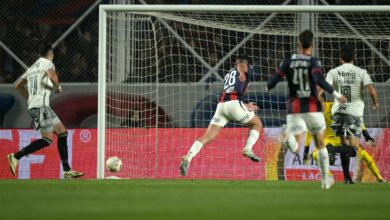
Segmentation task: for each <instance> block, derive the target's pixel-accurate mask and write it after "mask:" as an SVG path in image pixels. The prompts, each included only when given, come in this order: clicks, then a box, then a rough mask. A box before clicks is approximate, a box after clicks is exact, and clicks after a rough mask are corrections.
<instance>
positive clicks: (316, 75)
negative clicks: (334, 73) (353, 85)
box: [312, 66, 347, 103]
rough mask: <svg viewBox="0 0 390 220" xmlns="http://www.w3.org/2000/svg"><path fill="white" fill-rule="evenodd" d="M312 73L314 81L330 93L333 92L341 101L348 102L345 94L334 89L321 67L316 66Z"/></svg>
mask: <svg viewBox="0 0 390 220" xmlns="http://www.w3.org/2000/svg"><path fill="white" fill-rule="evenodd" d="M312 75H313V79H314V81H315V82H316V83H317V85H318V86H319V87H320V88H321V89H323V90H325V91H327V92H328V93H330V94H333V96H334V97H336V99H337V100H339V102H340V103H346V102H347V98H345V97H344V96H343V95H341V94H340V93H339V92H337V91H336V90H334V89H333V87H332V86H331V85H330V84H329V83H328V82H327V81H326V80H325V78H324V74H323V71H322V68H321V67H318V66H315V67H313V69H312Z"/></svg>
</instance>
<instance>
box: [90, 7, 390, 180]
mask: <svg viewBox="0 0 390 220" xmlns="http://www.w3.org/2000/svg"><path fill="white" fill-rule="evenodd" d="M125 7H126V8H128V9H126V10H125V9H124V8H123V7H122V8H121V6H117V9H116V10H110V8H109V7H107V9H105V10H103V9H101V14H100V15H101V16H100V19H101V20H100V39H99V40H100V41H99V42H100V49H99V53H100V54H99V55H100V58H99V71H100V72H99V74H100V75H99V155H98V161H99V164H98V170H99V172H98V177H99V178H103V177H104V176H111V175H118V176H120V177H122V178H183V177H181V176H180V175H179V165H180V162H181V156H183V155H185V154H186V153H187V151H188V150H189V148H190V146H191V145H192V143H193V142H194V141H195V140H196V139H197V138H199V137H200V136H201V135H202V134H203V133H204V132H205V131H206V129H207V126H208V124H209V122H210V119H211V117H212V116H213V114H214V111H215V108H216V106H217V104H218V97H219V95H220V94H221V92H222V91H223V78H224V75H225V74H226V73H227V71H228V70H229V69H231V68H232V67H233V65H234V57H235V55H237V54H239V53H245V54H247V55H248V56H249V57H250V60H251V61H250V62H251V65H252V66H253V70H254V71H253V73H252V74H251V79H250V80H251V83H250V85H249V90H248V93H247V95H246V97H245V100H247V101H252V102H255V103H257V105H258V106H259V107H260V109H261V110H260V111H259V112H258V113H257V114H258V116H260V118H261V120H262V122H263V125H264V129H263V131H262V133H261V135H260V138H259V140H258V142H257V143H256V144H255V146H254V148H253V150H254V152H255V153H256V154H257V155H259V156H260V157H261V162H259V163H253V162H251V161H250V160H248V159H247V158H244V157H242V156H241V151H242V148H243V145H244V143H245V140H246V137H247V132H248V129H247V128H246V127H245V126H242V125H240V124H237V123H234V122H232V123H229V124H228V125H227V126H226V127H225V128H224V129H222V131H221V133H220V135H219V136H218V137H217V138H216V139H215V140H214V141H213V142H212V143H210V144H208V145H206V146H205V147H203V149H202V150H201V152H200V153H199V154H198V155H197V156H196V157H195V158H194V159H193V160H192V162H191V165H190V169H189V173H188V176H186V177H185V178H190V179H191V178H192V179H198V178H199V179H266V180H280V179H286V180H316V179H319V173H318V169H317V166H316V164H315V162H314V161H313V160H311V161H310V164H309V165H303V161H302V159H303V158H302V152H303V143H302V146H301V147H302V148H301V152H300V153H299V154H298V155H295V156H294V155H292V154H290V153H289V152H287V153H286V152H285V151H284V150H283V148H282V147H281V144H280V143H279V136H280V133H281V126H282V125H283V124H284V123H285V121H286V112H287V111H286V102H287V88H286V83H280V84H279V85H278V87H277V88H276V89H274V90H273V91H272V93H268V92H265V91H264V86H265V84H266V81H267V80H269V79H270V77H271V76H272V75H273V73H274V72H275V69H276V67H277V66H278V65H279V63H280V62H281V61H282V60H283V59H284V58H286V57H288V56H290V55H292V54H293V53H296V47H297V46H296V42H297V39H296V36H297V34H298V33H299V32H300V31H301V30H304V29H311V30H313V31H314V33H315V51H314V54H315V55H316V56H318V57H319V58H320V60H321V61H322V62H323V65H324V69H325V72H327V71H329V70H330V69H331V68H334V67H336V66H338V65H339V64H340V61H339V49H340V47H341V46H342V45H344V44H346V43H348V44H351V45H353V46H354V47H355V50H356V64H357V66H360V67H362V68H365V69H367V70H368V73H369V74H370V76H371V78H372V79H373V80H374V82H375V86H376V88H377V91H378V95H379V100H380V104H381V108H380V110H379V111H373V110H371V109H370V101H369V99H368V98H367V97H366V109H365V114H364V123H365V125H366V127H367V128H368V131H369V132H370V134H371V135H372V136H373V137H374V139H376V142H377V143H376V147H371V146H367V145H366V144H365V142H364V140H363V139H362V145H363V146H364V147H366V150H367V151H368V152H369V153H370V154H371V155H372V157H373V158H374V159H375V161H376V163H377V166H378V168H379V170H380V172H381V173H382V175H384V176H385V177H387V178H389V179H390V171H389V170H390V169H389V168H390V162H389V161H390V148H389V147H388V146H389V138H390V134H389V133H390V130H389V129H388V127H389V122H390V115H389V104H390V100H389V98H388V96H387V95H388V93H389V91H390V84H389V76H390V61H389V52H390V47H389V36H390V29H389V28H388V27H390V16H389V13H383V12H375V13H374V12H373V10H370V8H367V12H358V13H357V12H353V7H351V11H350V12H341V13H339V14H337V13H333V12H321V13H314V12H313V13H302V12H294V9H297V7H295V8H294V7H293V6H292V7H291V8H292V9H291V11H283V12H272V11H271V12H262V10H263V11H264V7H263V8H262V7H259V6H254V7H251V9H250V10H251V12H248V11H242V7H240V6H238V7H237V6H234V8H233V7H226V6H207V7H204V8H202V9H207V11H202V12H200V11H199V10H198V11H196V12H190V9H189V8H191V7H192V6H185V8H186V12H183V11H181V10H180V9H179V10H177V11H175V12H174V11H172V10H171V11H167V8H169V6H161V10H160V11H159V10H154V11H153V12H152V11H142V10H137V11H135V9H134V8H137V7H138V8H137V9H140V8H141V7H145V8H146V7H148V6H125ZM150 7H152V6H150ZM154 7H158V6H154ZM174 7H175V6H174ZM178 7H179V6H177V8H178ZM195 7H197V6H194V7H193V8H195ZM319 7H320V6H317V7H315V6H314V7H313V9H316V8H319ZM118 8H119V9H118ZM132 8H133V10H132ZM211 8H212V9H215V11H212V9H211ZM223 8H228V11H229V12H223V11H222V10H223ZM254 8H256V9H258V12H254V11H255V9H254ZM341 8H342V7H341ZM181 9H184V6H183V7H182V8H181ZM247 9H248V8H247ZM332 9H333V8H332ZM344 9H345V8H344ZM119 10H121V11H119ZM164 10H166V11H165V12H164ZM234 10H236V11H234ZM286 10H288V9H287V8H286ZM382 10H383V9H382ZM311 11H315V10H311ZM360 11H361V10H360ZM329 98H330V99H331V98H332V97H331V96H329ZM311 145H312V146H311V150H310V151H311V152H312V151H313V149H314V147H313V144H311ZM110 156H118V157H120V158H121V159H122V161H123V168H122V170H121V171H120V172H119V173H117V174H113V173H109V172H108V171H106V170H105V169H104V161H105V160H106V159H107V158H108V157H110ZM355 161H356V159H352V160H351V172H352V173H356V174H358V173H359V172H355V171H356V168H357V165H356V162H355ZM331 170H332V171H333V172H334V173H335V174H336V178H337V179H338V180H341V179H342V170H341V165H340V159H338V160H337V161H336V164H335V166H331ZM359 170H362V171H363V177H362V178H363V181H373V180H374V177H373V176H372V174H371V172H370V171H369V170H368V169H367V167H363V168H361V169H359Z"/></svg>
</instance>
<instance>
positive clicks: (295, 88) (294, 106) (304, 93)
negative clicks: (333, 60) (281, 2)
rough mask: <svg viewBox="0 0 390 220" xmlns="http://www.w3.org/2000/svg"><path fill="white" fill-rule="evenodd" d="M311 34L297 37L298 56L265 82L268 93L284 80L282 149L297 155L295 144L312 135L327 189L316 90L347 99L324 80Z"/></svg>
mask: <svg viewBox="0 0 390 220" xmlns="http://www.w3.org/2000/svg"><path fill="white" fill-rule="evenodd" d="M313 37H314V36H313V33H312V32H311V31H310V30H305V31H303V32H302V33H300V34H299V36H298V39H299V41H298V53H297V54H293V55H292V56H291V57H289V58H287V59H285V60H284V61H283V62H282V63H281V64H280V66H279V68H278V69H277V70H276V74H275V75H274V76H273V78H272V79H271V80H270V81H269V82H268V84H267V88H268V90H270V89H272V88H274V87H275V86H276V84H277V83H278V82H280V81H281V80H282V79H283V77H286V78H287V83H288V88H289V101H288V114H287V127H286V128H285V131H284V140H283V142H284V145H285V146H286V147H287V148H289V149H290V151H291V152H293V153H297V152H298V146H299V145H298V143H300V142H301V139H302V136H303V134H304V133H305V132H306V131H307V130H308V131H309V132H311V133H312V134H313V137H314V141H315V144H316V147H317V148H318V156H319V164H320V170H321V174H322V188H323V189H329V188H330V187H331V186H332V185H333V182H334V180H333V177H332V176H328V173H329V172H328V171H329V155H328V151H327V149H326V147H325V144H324V135H323V131H324V130H325V128H326V126H325V118H324V114H323V113H322V106H321V102H320V101H319V99H318V97H317V95H318V92H317V86H318V87H320V88H322V89H324V90H325V91H327V92H329V93H331V94H333V95H334V96H335V97H336V98H337V99H339V101H340V102H342V103H345V102H346V98H345V97H344V96H342V95H341V94H340V93H338V92H337V91H334V90H333V88H332V86H331V85H329V84H328V83H327V82H326V81H325V78H324V75H323V68H322V64H321V62H320V61H319V60H318V59H317V58H316V57H314V56H312V51H313V46H314V42H313Z"/></svg>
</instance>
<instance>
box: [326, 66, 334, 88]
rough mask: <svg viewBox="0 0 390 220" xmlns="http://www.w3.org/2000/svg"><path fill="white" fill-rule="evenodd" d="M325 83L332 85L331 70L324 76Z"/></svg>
mask: <svg viewBox="0 0 390 220" xmlns="http://www.w3.org/2000/svg"><path fill="white" fill-rule="evenodd" d="M325 81H326V82H327V83H329V84H330V85H333V81H334V80H333V69H331V70H329V72H328V74H326V78H325Z"/></svg>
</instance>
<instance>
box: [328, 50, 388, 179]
mask: <svg viewBox="0 0 390 220" xmlns="http://www.w3.org/2000/svg"><path fill="white" fill-rule="evenodd" d="M354 59H355V50H354V48H353V47H351V46H350V45H344V46H343V47H342V48H341V50H340V61H341V65H340V66H339V67H336V68H334V69H331V70H330V71H329V72H328V75H327V76H326V81H327V82H328V83H329V84H331V85H332V86H333V87H334V88H335V89H337V90H338V91H339V92H341V93H342V94H344V95H345V96H346V97H347V99H348V102H347V103H344V104H343V103H340V102H339V101H338V100H335V101H334V104H333V107H332V115H333V120H334V123H333V124H332V128H333V130H334V132H335V133H336V135H337V136H339V137H340V138H341V142H342V143H343V144H346V145H349V146H354V147H356V148H357V149H359V148H360V136H361V133H362V118H363V110H364V101H363V97H362V94H363V92H364V88H366V89H367V91H368V93H369V94H370V96H371V100H372V108H373V109H374V110H376V109H378V108H379V102H378V95H377V92H376V89H375V87H374V85H373V82H372V80H371V78H370V76H369V75H368V74H367V71H366V70H364V69H361V68H359V67H357V66H355V65H354ZM368 156H369V155H368V154H367V152H366V151H362V150H360V152H359V157H362V158H364V160H366V161H368V164H367V165H368V166H369V167H370V166H374V165H375V163H373V160H372V158H371V157H370V158H371V160H370V159H369V157H368ZM375 167H376V166H375ZM370 169H371V170H375V168H374V167H370ZM374 173H377V174H379V172H375V171H374ZM376 176H377V178H378V180H379V181H381V180H382V181H383V178H382V177H381V176H380V175H379V176H378V175H376Z"/></svg>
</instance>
